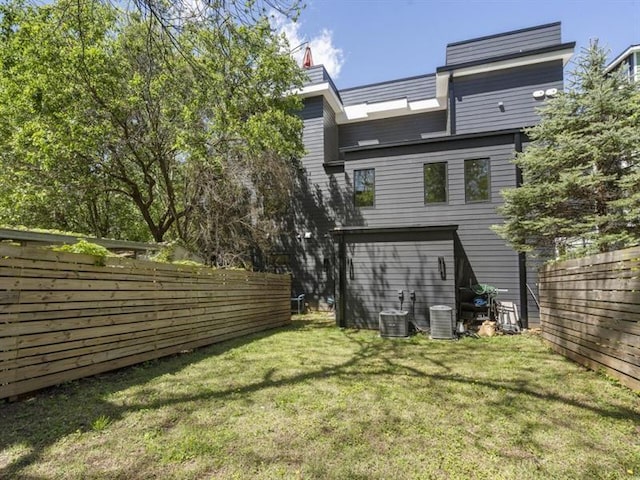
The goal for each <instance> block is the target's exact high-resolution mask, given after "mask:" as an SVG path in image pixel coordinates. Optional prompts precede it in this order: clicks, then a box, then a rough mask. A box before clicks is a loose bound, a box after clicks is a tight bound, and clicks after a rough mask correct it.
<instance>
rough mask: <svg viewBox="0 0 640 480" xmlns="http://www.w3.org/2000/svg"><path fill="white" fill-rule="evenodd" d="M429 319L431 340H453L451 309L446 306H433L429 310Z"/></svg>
mask: <svg viewBox="0 0 640 480" xmlns="http://www.w3.org/2000/svg"><path fill="white" fill-rule="evenodd" d="M429 316H430V317H431V338H436V339H451V338H453V331H454V321H453V309H452V308H451V307H449V306H447V305H434V306H432V307H431V308H429Z"/></svg>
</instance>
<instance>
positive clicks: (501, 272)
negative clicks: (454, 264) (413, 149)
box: [345, 144, 520, 304]
mask: <svg viewBox="0 0 640 480" xmlns="http://www.w3.org/2000/svg"><path fill="white" fill-rule="evenodd" d="M513 152H514V146H513V145H512V144H511V145H495V146H483V147H475V148H459V149H452V150H446V151H440V152H437V151H436V152H429V153H423V154H411V155H403V156H389V157H381V158H371V159H362V160H357V161H348V162H347V164H346V167H345V175H346V176H347V181H348V182H350V181H351V180H352V178H353V170H355V169H360V168H375V169H376V199H375V202H376V205H375V207H374V208H369V209H361V210H360V215H361V217H362V219H363V220H364V223H365V225H367V226H370V227H375V226H385V227H392V226H398V227H399V226H407V225H458V236H459V238H460V242H461V244H462V247H463V248H464V251H465V252H466V254H467V256H468V258H469V261H470V264H471V267H472V269H473V273H474V274H475V276H476V278H477V279H478V281H479V282H481V283H488V284H491V285H495V286H496V287H498V288H505V289H508V290H509V292H507V293H503V294H501V295H500V297H501V298H502V299H504V300H510V301H514V302H516V303H518V304H519V301H520V299H519V269H518V256H517V254H516V253H515V252H514V251H513V250H512V249H511V248H510V247H509V246H508V245H506V243H505V242H504V240H502V239H501V238H499V237H498V236H497V235H496V234H495V233H494V232H493V231H492V230H491V226H492V225H494V224H498V223H500V222H501V221H502V220H501V218H500V216H499V215H498V213H497V212H496V208H497V207H498V206H500V205H501V204H502V202H503V200H502V196H501V194H500V191H501V190H502V189H503V188H506V187H514V186H515V185H516V176H515V167H514V166H513V164H511V162H510V160H511V159H512V158H513ZM467 158H489V159H490V162H491V164H490V165H491V166H490V168H491V201H490V202H486V203H474V204H466V203H465V198H464V160H465V159H467ZM442 161H446V162H447V167H448V187H449V201H448V203H447V204H446V205H424V201H423V195H424V193H423V180H422V173H423V164H424V163H426V162H442Z"/></svg>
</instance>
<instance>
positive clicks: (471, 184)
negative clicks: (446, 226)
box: [464, 158, 491, 203]
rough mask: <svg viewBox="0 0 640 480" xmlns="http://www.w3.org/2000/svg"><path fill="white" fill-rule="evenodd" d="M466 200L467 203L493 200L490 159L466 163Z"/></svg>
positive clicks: (478, 159)
mask: <svg viewBox="0 0 640 480" xmlns="http://www.w3.org/2000/svg"><path fill="white" fill-rule="evenodd" d="M464 198H465V201H466V202H467V203H471V202H488V201H490V200H491V179H490V175H489V159H488V158H474V159H470V160H465V161H464Z"/></svg>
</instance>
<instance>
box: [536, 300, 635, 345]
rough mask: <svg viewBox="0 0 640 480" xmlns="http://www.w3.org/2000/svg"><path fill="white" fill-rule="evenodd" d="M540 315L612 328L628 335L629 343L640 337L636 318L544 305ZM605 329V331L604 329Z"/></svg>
mask: <svg viewBox="0 0 640 480" xmlns="http://www.w3.org/2000/svg"><path fill="white" fill-rule="evenodd" d="M540 315H542V316H544V317H545V318H547V317H554V318H564V319H566V320H569V321H572V322H576V323H586V324H588V325H594V326H596V327H601V328H603V329H604V330H610V331H614V332H618V335H624V336H625V337H628V339H629V343H633V342H634V341H635V342H637V339H638V338H639V337H640V323H639V322H638V321H637V319H636V320H621V319H620V318H616V317H609V316H604V317H603V316H599V315H594V314H593V313H587V314H585V313H582V312H576V311H573V310H568V309H566V308H562V307H554V308H549V307H544V306H541V308H540ZM604 330H603V331H604Z"/></svg>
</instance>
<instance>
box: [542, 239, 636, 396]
mask: <svg viewBox="0 0 640 480" xmlns="http://www.w3.org/2000/svg"><path fill="white" fill-rule="evenodd" d="M540 304H541V305H540V306H541V309H540V320H541V324H542V335H543V337H544V338H545V340H546V341H547V342H549V344H550V345H551V347H552V348H553V349H554V350H555V351H557V352H559V353H561V354H562V355H565V356H566V357H568V358H571V359H572V360H575V361H576V362H579V363H581V364H583V365H585V366H588V367H590V368H593V369H595V370H600V369H602V370H605V371H606V372H607V373H608V374H610V375H611V376H613V377H615V378H617V379H619V380H620V382H622V383H623V384H625V385H627V386H628V387H630V388H632V389H634V390H640V247H636V248H630V249H627V250H619V251H616V252H609V253H603V254H599V255H593V256H590V257H586V258H580V259H576V260H567V261H564V262H560V263H556V264H553V265H547V266H544V267H542V269H541V270H540Z"/></svg>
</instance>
